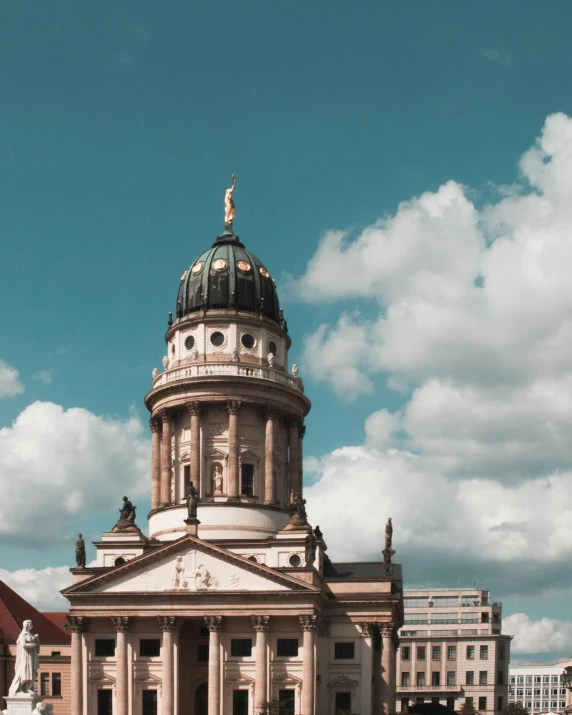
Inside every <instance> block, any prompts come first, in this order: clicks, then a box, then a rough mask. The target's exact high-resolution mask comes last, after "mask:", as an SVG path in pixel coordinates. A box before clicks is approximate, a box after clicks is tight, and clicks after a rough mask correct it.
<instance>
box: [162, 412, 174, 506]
mask: <svg viewBox="0 0 572 715" xmlns="http://www.w3.org/2000/svg"><path fill="white" fill-rule="evenodd" d="M161 419H162V420H163V443H162V445H161V505H162V506H164V505H165V504H170V503H171V478H172V477H171V474H172V470H171V434H172V426H173V414H172V412H171V411H170V410H162V412H161Z"/></svg>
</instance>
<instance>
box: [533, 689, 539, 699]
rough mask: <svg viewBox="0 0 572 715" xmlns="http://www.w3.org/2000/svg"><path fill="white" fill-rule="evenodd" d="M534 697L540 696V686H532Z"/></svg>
mask: <svg viewBox="0 0 572 715" xmlns="http://www.w3.org/2000/svg"><path fill="white" fill-rule="evenodd" d="M534 697H535V698H539V697H540V688H534Z"/></svg>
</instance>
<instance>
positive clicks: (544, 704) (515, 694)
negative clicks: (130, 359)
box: [509, 661, 572, 714]
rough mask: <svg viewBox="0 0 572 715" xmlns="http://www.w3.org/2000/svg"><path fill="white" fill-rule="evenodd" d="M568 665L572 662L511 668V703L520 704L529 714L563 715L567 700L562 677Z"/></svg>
mask: <svg viewBox="0 0 572 715" xmlns="http://www.w3.org/2000/svg"><path fill="white" fill-rule="evenodd" d="M567 665H572V661H568V662H566V663H555V664H554V665H530V664H529V665H519V666H516V667H515V668H511V669H510V690H509V701H510V702H513V703H514V702H516V703H519V704H520V705H522V707H523V708H526V709H527V710H528V712H529V713H535V714H536V713H547V712H554V713H563V712H564V709H565V708H566V700H567V698H566V688H565V687H564V684H563V682H562V678H561V676H562V673H563V671H564V668H565V667H566V666H567Z"/></svg>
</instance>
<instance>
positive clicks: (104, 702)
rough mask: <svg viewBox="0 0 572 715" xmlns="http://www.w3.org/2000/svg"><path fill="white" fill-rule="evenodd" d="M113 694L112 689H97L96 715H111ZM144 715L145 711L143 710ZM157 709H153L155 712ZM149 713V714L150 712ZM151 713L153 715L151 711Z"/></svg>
mask: <svg viewBox="0 0 572 715" xmlns="http://www.w3.org/2000/svg"><path fill="white" fill-rule="evenodd" d="M112 696H113V691H112V690H98V691H97V715H112V710H111V707H112V706H111V699H112ZM143 712H144V714H145V715H147V713H145V711H143ZM156 712H157V711H156V710H155V713H156ZM150 715H151V714H150ZM153 715H155V714H154V713H153Z"/></svg>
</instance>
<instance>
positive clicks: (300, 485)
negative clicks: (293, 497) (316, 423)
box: [296, 425, 306, 494]
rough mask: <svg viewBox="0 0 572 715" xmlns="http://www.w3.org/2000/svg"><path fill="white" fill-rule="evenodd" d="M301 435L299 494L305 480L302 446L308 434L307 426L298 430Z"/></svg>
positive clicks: (299, 443) (299, 444) (302, 426)
mask: <svg viewBox="0 0 572 715" xmlns="http://www.w3.org/2000/svg"><path fill="white" fill-rule="evenodd" d="M298 433H299V440H298V463H299V469H298V486H297V492H296V494H298V493H300V494H301V493H302V489H303V487H302V482H303V480H304V450H303V449H302V444H303V440H304V435H305V434H306V425H300V427H299V429H298Z"/></svg>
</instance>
